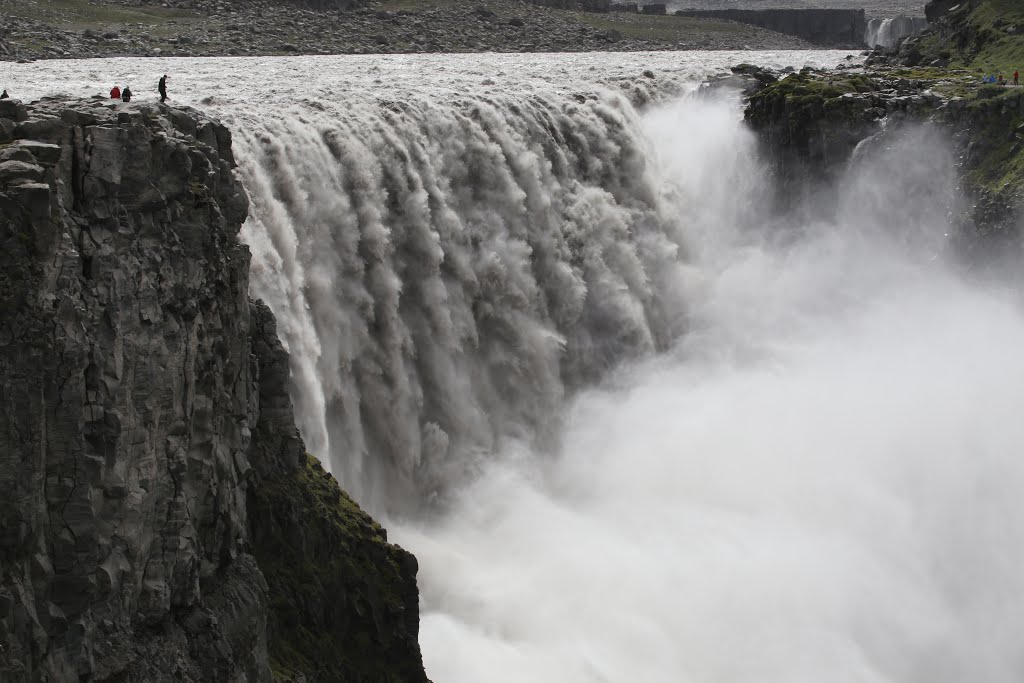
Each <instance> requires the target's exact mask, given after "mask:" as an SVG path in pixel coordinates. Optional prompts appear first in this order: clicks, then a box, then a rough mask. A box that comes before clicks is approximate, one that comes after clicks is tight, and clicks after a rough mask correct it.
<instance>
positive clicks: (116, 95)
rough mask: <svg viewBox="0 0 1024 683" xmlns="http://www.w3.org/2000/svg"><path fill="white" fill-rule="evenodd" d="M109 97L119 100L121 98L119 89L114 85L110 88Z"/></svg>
mask: <svg viewBox="0 0 1024 683" xmlns="http://www.w3.org/2000/svg"><path fill="white" fill-rule="evenodd" d="M110 99H112V100H119V99H121V89H120V88H119V87H117V86H116V85H115V86H114V87H113V88H111V89H110Z"/></svg>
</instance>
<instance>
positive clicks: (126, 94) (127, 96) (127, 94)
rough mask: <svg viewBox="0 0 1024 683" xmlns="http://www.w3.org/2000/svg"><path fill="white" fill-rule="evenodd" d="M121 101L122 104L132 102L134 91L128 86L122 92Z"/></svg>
mask: <svg viewBox="0 0 1024 683" xmlns="http://www.w3.org/2000/svg"><path fill="white" fill-rule="evenodd" d="M121 101H122V102H131V101H132V89H131V88H129V87H128V86H127V85H126V86H124V90H122V91H121Z"/></svg>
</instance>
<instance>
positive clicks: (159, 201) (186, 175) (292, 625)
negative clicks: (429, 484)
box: [0, 100, 426, 682]
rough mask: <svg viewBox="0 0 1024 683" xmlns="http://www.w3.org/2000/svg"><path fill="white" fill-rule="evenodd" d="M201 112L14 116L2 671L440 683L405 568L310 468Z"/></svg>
mask: <svg viewBox="0 0 1024 683" xmlns="http://www.w3.org/2000/svg"><path fill="white" fill-rule="evenodd" d="M233 166H234V161H233V158H232V153H231V136H230V133H229V131H228V130H227V129H226V128H224V127H223V126H221V125H220V124H218V123H217V122H215V121H212V120H209V119H206V118H205V117H203V116H202V115H201V114H199V113H198V112H195V111H192V110H184V109H172V108H169V107H162V106H159V105H157V106H136V105H124V104H117V105H116V106H114V105H110V104H108V103H107V102H106V101H103V100H94V101H90V102H78V101H76V102H68V101H62V100H43V101H41V102H38V103H35V104H33V105H30V106H27V107H26V106H22V105H21V104H20V103H17V102H13V101H10V100H7V101H3V102H0V680H3V681H10V682H18V681H71V680H76V681H77V680H89V681H114V680H116V681H171V680H174V681H182V680H184V681H270V680H294V681H300V680H305V681H315V680H324V681H328V680H350V681H384V680H387V681H403V682H404V681H426V677H425V675H424V673H423V669H422V663H421V659H420V654H419V647H418V644H417V630H418V620H419V617H418V603H417V591H416V580H415V575H416V563H415V559H414V558H413V557H412V556H411V555H409V554H408V553H406V552H405V551H403V550H401V549H400V548H397V547H395V546H392V545H389V544H387V542H386V536H385V534H384V531H383V530H382V529H381V528H380V526H379V525H377V524H376V523H375V522H373V520H371V519H370V518H369V517H368V516H366V515H365V514H364V513H362V512H361V511H360V510H359V508H358V507H357V506H356V505H355V504H354V503H353V502H352V501H351V500H350V499H348V497H347V496H346V495H345V494H344V493H343V492H342V491H341V490H340V489H339V488H338V485H337V483H336V482H335V481H334V480H333V478H332V477H331V476H330V475H329V474H327V473H325V472H324V471H323V470H322V469H321V468H320V467H319V464H318V463H316V461H315V460H313V459H311V458H309V457H308V456H306V454H305V449H304V446H303V443H302V441H301V439H300V437H299V434H298V432H297V430H296V428H295V424H294V420H293V416H292V409H291V402H290V400H289V398H288V394H287V390H286V384H287V381H288V363H287V354H286V353H285V351H284V349H283V348H282V346H281V344H280V342H279V341H278V339H277V336H276V329H275V323H274V319H273V316H272V315H271V313H270V311H269V310H268V309H267V308H266V307H265V306H264V305H263V304H262V303H261V302H258V301H251V300H250V299H249V297H248V271H249V254H248V249H247V248H246V247H245V246H244V245H242V244H240V243H239V242H238V240H237V234H238V230H239V228H240V225H241V223H242V221H243V220H244V219H245V216H246V211H247V206H248V201H247V199H246V196H245V193H244V191H243V190H242V188H241V186H240V185H239V184H238V183H237V182H236V181H235V178H234V174H233V170H232V169H233Z"/></svg>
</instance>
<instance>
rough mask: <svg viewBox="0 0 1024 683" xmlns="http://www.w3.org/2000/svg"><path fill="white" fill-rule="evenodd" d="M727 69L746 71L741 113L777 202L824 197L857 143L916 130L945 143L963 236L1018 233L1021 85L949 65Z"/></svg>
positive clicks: (1023, 121) (968, 242)
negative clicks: (768, 170)
mask: <svg viewBox="0 0 1024 683" xmlns="http://www.w3.org/2000/svg"><path fill="white" fill-rule="evenodd" d="M734 71H737V72H739V73H744V74H746V75H748V76H750V77H751V78H752V79H753V81H754V82H753V84H752V85H751V86H750V87H749V90H748V95H749V97H748V100H747V108H746V112H745V117H746V121H747V123H748V125H749V126H750V127H751V128H752V129H753V130H754V131H755V132H756V133H757V134H758V136H759V138H760V140H761V142H762V144H763V146H764V148H765V158H766V159H767V160H768V161H769V163H770V164H771V166H772V167H773V171H774V173H775V176H776V177H777V178H778V179H779V181H780V183H781V187H782V188H783V191H782V192H781V193H780V195H779V202H780V203H781V204H783V205H788V206H792V205H794V204H798V203H801V202H802V203H804V204H807V203H808V202H803V200H804V199H806V198H807V197H809V196H813V197H814V200H815V201H814V202H813V203H815V204H817V205H819V206H827V204H828V202H827V201H826V198H827V196H828V193H826V192H823V188H825V187H828V186H829V185H831V184H834V183H835V182H837V179H838V178H839V177H840V176H841V175H842V174H843V173H844V172H845V171H846V169H847V168H848V166H849V164H850V162H851V160H852V159H854V158H855V154H856V152H857V150H858V149H860V148H862V147H863V145H865V144H869V143H871V144H875V145H882V146H884V145H887V144H890V143H892V142H894V141H896V140H898V139H900V138H901V137H904V136H905V134H906V133H907V131H911V130H919V131H920V130H924V131H926V133H927V139H928V140H929V143H928V144H930V145H932V146H935V147H945V148H946V149H947V150H948V151H949V159H950V163H952V164H953V165H955V169H954V170H955V175H956V178H957V181H956V182H957V187H956V188H953V190H954V191H955V192H956V193H957V194H959V195H962V197H963V200H964V204H963V205H962V206H960V207H958V208H957V211H958V214H959V215H957V216H955V217H954V222H955V224H956V225H958V226H959V228H960V235H959V236H958V237H959V238H960V239H961V240H962V242H963V244H964V245H965V246H967V247H968V248H969V249H975V248H981V247H986V248H987V247H990V246H997V245H1001V246H1003V247H1005V245H1006V240H1010V241H1011V242H1012V243H1013V244H1015V245H1016V244H1017V243H1018V242H1019V238H1020V235H1021V227H1022V222H1024V90H1022V89H1020V88H1011V87H1001V86H996V85H982V84H980V83H979V82H978V79H977V78H976V76H975V74H973V73H970V72H959V71H951V70H925V71H917V72H915V71H911V70H906V69H899V68H882V67H878V68H874V69H871V70H868V71H867V72H859V71H855V70H850V71H825V72H814V71H811V70H805V71H803V72H801V73H798V74H791V75H786V76H783V75H782V74H772V73H770V72H767V71H765V70H763V69H758V68H756V67H750V66H741V67H737V68H736V69H734ZM780 76H781V78H780ZM922 139H924V138H922ZM993 237H999V238H1004V239H999V240H993V239H992V238H993Z"/></svg>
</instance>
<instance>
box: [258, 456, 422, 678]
mask: <svg viewBox="0 0 1024 683" xmlns="http://www.w3.org/2000/svg"><path fill="white" fill-rule="evenodd" d="M249 515H250V525H251V532H252V538H253V543H254V547H253V552H254V555H255V556H256V559H257V561H258V563H259V566H260V569H261V570H262V571H263V574H264V576H265V577H266V580H267V584H268V586H269V589H270V597H271V606H272V617H271V625H270V654H271V668H272V670H273V673H274V676H275V679H276V680H279V681H289V680H293V679H295V678H297V677H298V675H299V674H302V675H304V676H305V677H306V679H307V680H308V681H309V682H310V683H313V681H365V682H367V683H369V682H371V681H381V682H387V683H423V682H425V681H426V678H425V676H424V673H423V668H422V660H421V658H420V652H419V645H418V643H417V629H418V621H419V614H418V604H417V600H418V597H417V592H416V581H415V577H416V561H415V559H414V558H413V557H412V555H410V554H409V553H407V552H405V551H404V550H402V549H401V548H398V547H397V546H393V545H390V544H388V542H387V536H386V534H385V532H384V530H383V529H382V528H381V526H380V525H379V524H377V523H376V522H375V521H374V520H373V519H372V518H371V517H370V516H369V515H367V514H366V513H365V512H363V511H362V510H361V509H360V508H359V506H358V505H357V504H356V503H355V502H354V501H353V500H352V499H351V498H350V497H349V496H348V495H347V494H346V493H345V492H344V491H342V490H341V488H340V487H339V486H338V483H337V482H336V481H335V480H334V478H333V477H332V476H331V475H330V474H329V473H327V472H326V471H325V470H324V469H323V467H322V466H321V465H320V463H319V461H317V460H316V458H314V457H312V456H307V460H306V463H305V466H304V467H303V468H301V469H300V470H299V471H297V472H294V473H291V474H287V475H281V476H278V477H276V478H274V479H272V480H267V481H265V482H262V483H261V484H259V485H258V486H256V487H254V491H253V493H252V494H251V498H250V502H249Z"/></svg>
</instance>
